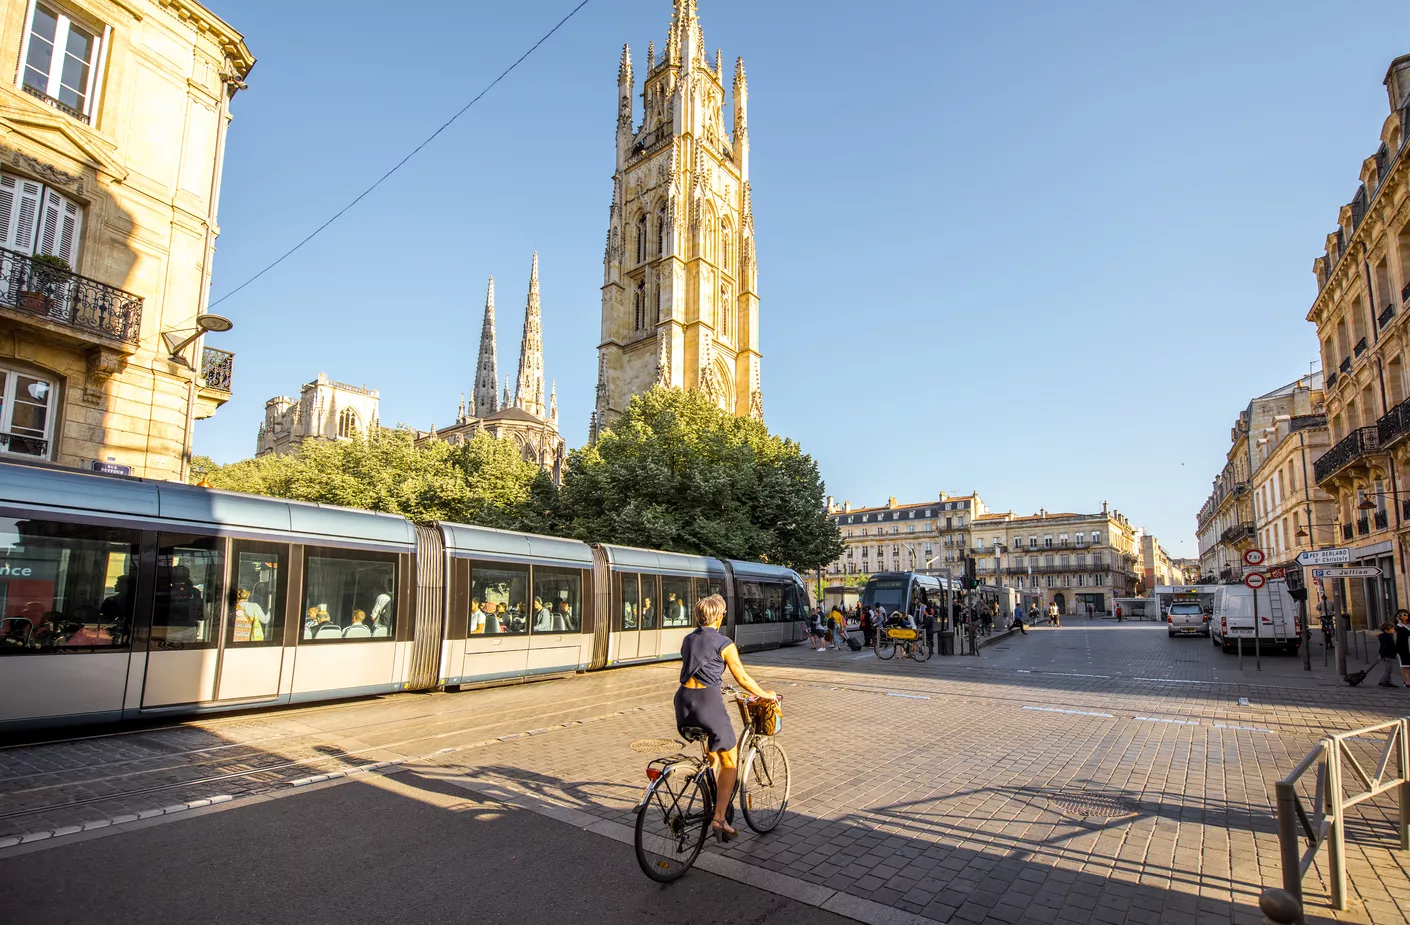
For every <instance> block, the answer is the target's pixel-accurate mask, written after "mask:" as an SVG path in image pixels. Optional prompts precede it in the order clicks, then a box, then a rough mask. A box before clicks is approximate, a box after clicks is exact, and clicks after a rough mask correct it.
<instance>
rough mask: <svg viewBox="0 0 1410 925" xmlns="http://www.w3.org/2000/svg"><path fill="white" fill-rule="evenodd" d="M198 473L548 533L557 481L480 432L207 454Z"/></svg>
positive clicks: (270, 489)
mask: <svg viewBox="0 0 1410 925" xmlns="http://www.w3.org/2000/svg"><path fill="white" fill-rule="evenodd" d="M191 478H192V480H193V481H198V480H200V479H201V478H205V479H206V480H207V481H208V482H209V483H210V484H211V486H212V487H215V488H224V489H229V490H231V491H243V492H250V493H252V494H259V495H271V496H273V497H276V498H289V499H292V500H296V501H317V502H322V503H325V504H338V505H342V506H344V507H356V508H364V509H366V510H370V511H385V512H388V513H392V514H401V515H402V516H404V517H407V518H410V519H411V520H416V521H429V520H450V521H455V522H457V523H468V524H480V525H483V526H489V527H502V528H505V529H512V530H528V531H537V532H542V531H543V530H544V529H545V527H546V526H547V521H546V512H547V511H548V510H549V509H550V508H551V506H552V503H553V500H552V495H553V484H552V482H551V481H550V479H549V478H548V476H547V475H546V474H545V473H543V472H542V471H541V470H540V469H539V467H538V466H536V465H534V464H533V463H531V462H528V461H526V460H525V459H524V458H523V457H522V456H520V455H519V452H518V450H517V449H516V448H515V446H514V444H512V443H510V442H508V441H501V440H496V439H494V438H493V437H490V436H488V435H486V434H476V435H475V436H474V437H473V438H472V439H470V440H467V441H465V442H464V443H460V444H450V443H445V442H442V441H430V442H428V443H425V444H423V445H422V446H419V447H418V446H416V444H415V439H414V437H413V435H412V434H411V433H410V432H408V431H405V430H388V431H382V432H380V433H378V434H374V435H373V436H371V437H369V438H363V437H361V436H357V437H354V438H353V439H350V440H337V441H327V440H310V441H307V442H305V443H304V444H302V445H301V446H300V447H299V449H298V451H297V452H295V453H290V454H272V453H271V454H268V455H265V456H257V457H255V458H253V459H244V460H241V461H239V462H235V463H230V464H229V465H224V466H222V465H217V464H215V463H214V462H212V461H211V460H210V459H209V458H206V457H196V458H195V459H194V460H192V464H191Z"/></svg>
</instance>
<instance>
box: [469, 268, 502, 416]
mask: <svg viewBox="0 0 1410 925" xmlns="http://www.w3.org/2000/svg"><path fill="white" fill-rule="evenodd" d="M498 384H499V361H498V359H497V358H496V355H495V345H494V277H493V276H491V277H490V285H489V289H488V291H486V293H485V322H484V325H483V326H482V327H481V328H480V359H479V361H478V362H477V363H476V366H475V393H474V402H473V404H474V410H475V417H477V418H483V417H487V416H489V415H491V414H494V413H495V412H496V411H498V410H499V406H498V405H496V404H495V400H494V390H495V386H497V385H498Z"/></svg>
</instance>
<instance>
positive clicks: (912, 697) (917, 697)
mask: <svg viewBox="0 0 1410 925" xmlns="http://www.w3.org/2000/svg"><path fill="white" fill-rule="evenodd" d="M886 696H888V697H904V698H906V699H907V700H929V699H930V698H929V697H928V696H927V695H925V694H898V693H896V692H895V691H887V692H886Z"/></svg>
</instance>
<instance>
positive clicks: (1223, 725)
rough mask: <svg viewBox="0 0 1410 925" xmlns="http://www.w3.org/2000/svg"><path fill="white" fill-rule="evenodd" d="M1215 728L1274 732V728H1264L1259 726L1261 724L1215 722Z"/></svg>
mask: <svg viewBox="0 0 1410 925" xmlns="http://www.w3.org/2000/svg"><path fill="white" fill-rule="evenodd" d="M1214 728H1215V729H1237V730H1239V731H1240V732H1267V733H1270V734H1271V733H1272V732H1273V730H1271V729H1263V728H1261V727H1259V726H1230V725H1227V724H1225V723H1215V724H1214Z"/></svg>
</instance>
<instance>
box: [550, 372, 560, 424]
mask: <svg viewBox="0 0 1410 925" xmlns="http://www.w3.org/2000/svg"><path fill="white" fill-rule="evenodd" d="M548 420H549V423H551V424H552V425H553V429H554V430H557V429H558V383H557V382H554V383H553V385H552V387H551V388H550V389H549V391H548Z"/></svg>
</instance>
